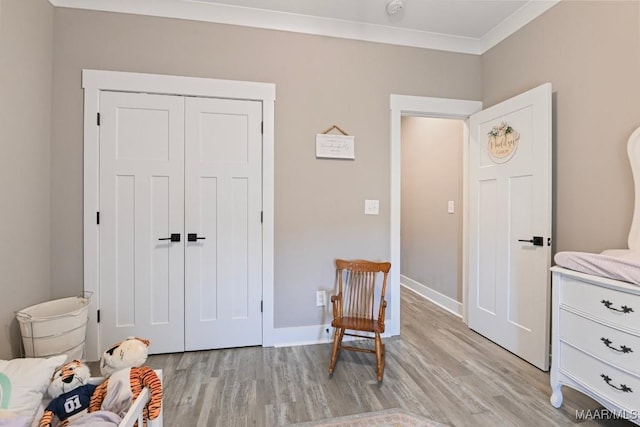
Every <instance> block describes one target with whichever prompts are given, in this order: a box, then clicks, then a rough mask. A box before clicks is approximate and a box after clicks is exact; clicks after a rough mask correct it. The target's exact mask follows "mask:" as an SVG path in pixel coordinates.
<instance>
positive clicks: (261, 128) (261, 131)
mask: <svg viewBox="0 0 640 427" xmlns="http://www.w3.org/2000/svg"><path fill="white" fill-rule="evenodd" d="M260 133H261V134H263V135H264V122H260Z"/></svg>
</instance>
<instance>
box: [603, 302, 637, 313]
mask: <svg viewBox="0 0 640 427" xmlns="http://www.w3.org/2000/svg"><path fill="white" fill-rule="evenodd" d="M600 302H601V303H602V304H603V305H604V306H605V307H607V308H608V309H609V310H612V311H617V312H619V313H624V314H627V313H633V308H631V307H627V306H626V305H623V306H621V307H620V308H615V307H611V306H612V305H613V303H612V302H611V301H609V300H606V299H603V300H602V301H600Z"/></svg>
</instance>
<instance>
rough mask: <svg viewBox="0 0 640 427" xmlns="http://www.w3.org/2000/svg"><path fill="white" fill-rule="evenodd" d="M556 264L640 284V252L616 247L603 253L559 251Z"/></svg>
mask: <svg viewBox="0 0 640 427" xmlns="http://www.w3.org/2000/svg"><path fill="white" fill-rule="evenodd" d="M554 260H555V262H556V264H558V265H559V266H561V267H564V268H568V269H570V270H575V271H579V272H581V273H586V274H592V275H594V276H599V277H608V278H610V279H613V280H620V281H623V282H629V283H633V284H635V285H640V253H638V252H636V251H631V250H623V249H614V250H608V251H604V252H602V253H601V254H592V253H587V252H558V253H557V254H556V255H555V257H554Z"/></svg>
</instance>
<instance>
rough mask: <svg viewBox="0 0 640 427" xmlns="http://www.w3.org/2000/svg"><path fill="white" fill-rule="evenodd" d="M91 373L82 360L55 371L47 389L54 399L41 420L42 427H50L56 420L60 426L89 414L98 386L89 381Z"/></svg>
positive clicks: (62, 426)
mask: <svg viewBox="0 0 640 427" xmlns="http://www.w3.org/2000/svg"><path fill="white" fill-rule="evenodd" d="M90 376H91V373H90V371H89V367H88V366H87V365H86V364H84V363H82V362H81V361H80V360H73V361H71V362H69V363H66V364H64V365H62V366H61V367H59V368H58V369H56V370H55V372H54V373H53V377H52V378H51V383H50V384H49V387H48V389H47V393H48V394H49V396H51V397H52V398H53V400H52V401H51V403H49V405H48V406H47V408H46V409H45V411H44V414H43V415H42V418H41V419H40V427H50V426H51V425H52V424H53V421H54V419H55V418H56V417H57V418H58V419H59V420H60V426H61V427H66V426H68V425H69V422H70V421H72V420H74V419H76V418H79V417H81V416H82V415H83V414H85V413H86V412H87V409H88V408H89V402H90V399H91V395H92V394H93V391H94V390H95V389H96V386H95V385H93V384H89V383H88V382H87V381H88V380H89V377H90Z"/></svg>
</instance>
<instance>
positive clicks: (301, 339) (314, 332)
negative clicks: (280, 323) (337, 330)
mask: <svg viewBox="0 0 640 427" xmlns="http://www.w3.org/2000/svg"><path fill="white" fill-rule="evenodd" d="M385 324H386V322H385ZM327 329H329V332H327ZM358 334H360V335H371V337H372V338H373V334H369V333H367V332H358ZM273 336H274V345H273V346H274V347H292V346H298V345H314V344H326V343H330V342H332V341H333V327H332V326H331V324H330V323H328V324H326V325H311V326H294V327H289V328H277V329H274V330H273ZM391 336H392V334H391V333H389V332H388V331H387V332H385V333H384V334H382V338H389V337H391ZM356 339H358V338H354V337H351V336H345V337H344V338H343V341H354V340H356Z"/></svg>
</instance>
